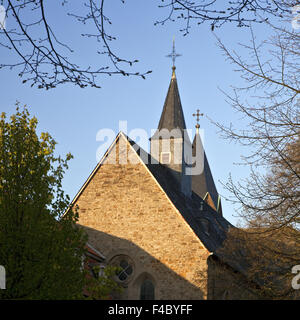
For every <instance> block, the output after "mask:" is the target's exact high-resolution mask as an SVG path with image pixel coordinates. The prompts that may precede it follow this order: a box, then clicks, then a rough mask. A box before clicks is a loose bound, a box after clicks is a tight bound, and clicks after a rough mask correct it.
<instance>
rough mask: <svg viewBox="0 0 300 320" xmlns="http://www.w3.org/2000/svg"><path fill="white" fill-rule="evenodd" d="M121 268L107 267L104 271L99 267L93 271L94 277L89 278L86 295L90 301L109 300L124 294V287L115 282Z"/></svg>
mask: <svg viewBox="0 0 300 320" xmlns="http://www.w3.org/2000/svg"><path fill="white" fill-rule="evenodd" d="M119 271H120V270H119V268H118V267H115V266H106V267H105V268H104V269H103V270H101V269H100V267H99V266H95V267H94V268H93V269H92V273H93V277H88V278H87V289H86V293H87V295H88V299H90V300H109V299H112V298H113V297H115V296H116V295H117V294H118V293H121V292H122V286H121V285H120V284H119V283H118V282H116V281H115V278H116V274H118V272H119Z"/></svg>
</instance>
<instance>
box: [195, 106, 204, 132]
mask: <svg viewBox="0 0 300 320" xmlns="http://www.w3.org/2000/svg"><path fill="white" fill-rule="evenodd" d="M200 116H201V117H203V116H204V114H203V113H200V110H199V109H197V113H193V117H196V120H197V124H196V126H195V127H196V133H199V128H200V124H199V120H200Z"/></svg>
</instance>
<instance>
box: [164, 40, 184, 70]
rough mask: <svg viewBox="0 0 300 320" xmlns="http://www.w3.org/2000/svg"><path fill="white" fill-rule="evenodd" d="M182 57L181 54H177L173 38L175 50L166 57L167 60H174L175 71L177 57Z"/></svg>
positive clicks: (173, 67)
mask: <svg viewBox="0 0 300 320" xmlns="http://www.w3.org/2000/svg"><path fill="white" fill-rule="evenodd" d="M180 56H181V54H179V53H176V50H175V37H173V48H172V52H171V53H170V54H168V55H167V56H166V57H167V58H172V62H173V66H172V69H173V70H174V69H175V60H176V58H177V57H180Z"/></svg>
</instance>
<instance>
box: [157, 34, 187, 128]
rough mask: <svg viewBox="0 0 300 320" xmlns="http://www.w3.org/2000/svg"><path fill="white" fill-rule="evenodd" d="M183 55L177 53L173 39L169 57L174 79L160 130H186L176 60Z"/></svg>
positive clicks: (164, 108)
mask: <svg viewBox="0 0 300 320" xmlns="http://www.w3.org/2000/svg"><path fill="white" fill-rule="evenodd" d="M179 56H181V54H178V53H176V50H175V40H174V39H173V48H172V52H171V53H170V54H168V55H167V57H169V58H172V62H173V65H172V77H171V82H170V85H169V89H168V93H167V96H166V99H165V103H164V107H163V111H162V114H161V117H160V121H159V124H158V130H162V129H168V130H169V131H171V130H173V129H176V128H179V129H181V130H184V129H186V125H185V120H184V115H183V110H182V106H181V101H180V96H179V91H178V86H177V79H176V74H175V69H176V67H175V60H176V58H177V57H179Z"/></svg>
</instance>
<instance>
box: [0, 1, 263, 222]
mask: <svg viewBox="0 0 300 320" xmlns="http://www.w3.org/2000/svg"><path fill="white" fill-rule="evenodd" d="M48 3H50V2H48ZM70 3H71V2H70ZM157 3H158V2H157V1H153V2H151V1H128V2H127V3H125V4H124V5H122V4H121V2H120V1H109V3H107V5H106V7H107V8H106V10H107V15H108V16H110V17H111V19H112V22H113V24H112V27H111V31H112V34H113V35H115V36H117V40H116V41H115V42H114V43H113V48H114V49H115V50H117V52H118V54H119V55H120V56H121V57H124V58H128V59H138V60H139V61H140V62H139V63H138V64H137V65H136V66H135V67H134V68H135V70H137V71H141V72H143V71H147V70H152V73H151V74H150V75H149V76H147V78H146V80H143V79H141V78H137V77H124V76H112V77H108V76H103V77H102V78H101V79H100V85H101V86H102V88H101V89H95V88H85V89H81V88H78V87H75V86H72V85H68V84H67V85H61V86H60V87H58V88H56V89H52V90H49V91H45V90H40V89H36V88H31V87H30V85H27V84H22V81H21V80H20V78H19V77H18V76H17V75H18V71H19V70H17V69H16V70H8V69H7V70H0V96H1V100H0V111H1V112H2V111H5V112H7V113H8V114H11V113H12V112H14V110H15V109H14V104H15V102H16V100H18V101H19V102H20V103H21V104H27V105H28V106H29V109H30V112H31V115H35V116H36V117H37V118H38V120H39V126H38V129H39V131H48V132H49V133H50V134H51V135H52V136H53V137H54V138H55V140H56V141H57V142H58V146H57V153H58V154H61V155H65V154H66V153H67V152H71V153H72V154H73V155H74V159H73V160H71V162H70V168H69V170H68V172H67V173H66V175H65V178H64V188H65V190H66V192H67V193H68V194H69V195H70V197H71V198H73V197H74V196H75V194H76V193H77V191H78V190H79V189H80V187H81V186H82V184H83V183H84V182H85V180H86V178H87V177H88V176H89V174H90V173H91V171H92V170H93V168H94V167H95V165H96V163H97V162H96V151H97V149H98V147H99V146H100V145H101V142H99V141H96V134H97V132H98V131H99V130H100V129H103V128H111V129H113V130H114V131H115V132H116V134H117V133H118V131H119V130H118V125H119V120H127V122H128V132H130V130H132V129H135V128H143V129H145V130H147V132H148V133H149V135H150V131H151V129H155V128H156V127H157V125H158V121H159V118H160V115H161V111H162V108H163V103H164V99H165V96H166V94H167V89H168V86H169V82H170V79H171V66H172V61H171V59H169V58H166V57H165V56H166V55H167V54H169V53H170V52H171V50H172V39H173V36H175V41H176V50H177V52H178V53H180V54H182V56H181V57H179V58H177V60H176V74H177V81H178V86H179V92H180V96H181V102H182V106H183V111H184V114H185V120H186V124H187V127H188V128H191V129H193V130H194V128H195V119H194V118H193V116H192V114H193V113H194V112H195V111H196V109H197V108H199V109H200V111H201V112H203V113H204V114H205V116H206V117H209V118H212V119H214V120H216V121H219V122H221V123H224V124H228V123H229V122H233V123H234V124H236V125H237V126H239V118H238V116H237V115H236V114H235V113H234V112H233V110H232V108H231V107H230V106H229V105H228V104H227V103H226V102H225V96H224V94H223V93H222V92H221V91H220V90H219V89H218V88H221V89H222V90H224V91H226V92H230V90H231V89H230V86H231V85H237V86H238V85H243V84H244V83H243V82H241V79H240V77H239V74H238V73H236V72H235V71H234V70H233V69H234V68H233V66H232V65H230V64H229V63H228V62H227V61H225V58H224V56H223V55H222V53H221V51H220V49H219V48H218V47H217V45H216V38H215V37H214V35H213V33H212V32H211V31H210V27H209V25H202V26H193V28H192V30H191V33H190V34H189V35H188V36H186V37H183V36H182V33H180V31H179V29H180V28H181V27H182V25H181V24H180V23H179V24H178V23H167V24H165V25H164V26H154V22H155V21H156V20H157V19H158V18H160V17H163V16H164V11H163V10H162V9H158V8H157ZM70 6H71V4H69V7H70ZM67 9H68V7H67V6H66V7H65V8H64V7H61V6H56V5H55V4H54V2H52V1H51V4H48V6H47V15H48V17H49V21H50V22H51V25H52V26H53V28H54V29H55V30H57V32H58V33H59V35H61V38H60V39H61V40H64V41H65V42H66V43H68V44H70V45H71V46H72V47H73V48H74V49H76V50H77V51H76V54H74V56H75V58H76V59H78V60H77V62H78V63H81V64H83V65H86V66H87V65H89V64H90V65H98V64H101V57H99V56H98V55H96V54H94V52H95V51H96V50H97V49H99V48H97V47H96V46H95V45H94V43H93V42H92V41H91V40H89V42H88V41H87V40H80V39H81V37H80V36H79V35H80V33H82V29H81V28H82V26H81V25H80V24H78V25H77V26H76V27H74V26H73V25H72V24H71V23H69V22H70V21H71V18H68V19H66V18H65V16H64V11H63V10H67ZM76 9H77V10H79V11H80V6H79V5H78V8H76ZM166 13H167V12H165V14H166ZM9 23H10V21H7V28H8V27H9ZM257 30H259V33H258V36H259V37H261V38H262V39H264V38H266V37H267V36H268V32H267V29H265V28H264V27H263V26H261V25H260V26H258V27H257ZM215 33H216V34H217V35H218V36H219V37H220V38H221V39H222V41H224V43H225V44H227V45H228V47H229V48H231V49H236V50H239V49H238V47H237V43H238V42H241V41H242V42H245V43H247V41H248V40H249V38H250V30H249V29H247V28H245V29H241V28H237V27H236V25H235V24H232V25H225V26H224V27H222V28H221V29H218V30H216V31H215ZM74 41H76V43H75V44H74ZM13 55H14V53H13V52H11V51H8V50H4V49H3V48H0V61H1V62H4V61H7V60H11V59H13V58H14V56H13ZM206 117H203V118H201V121H200V125H201V128H202V129H204V133H205V141H204V147H205V150H206V154H207V157H208V161H209V163H210V167H211V171H212V174H213V176H214V180H215V183H216V186H217V189H218V191H219V193H220V194H221V195H224V196H228V192H227V191H226V190H225V189H224V188H223V186H222V184H221V182H223V183H226V180H227V178H228V175H229V173H232V175H233V177H234V178H235V179H237V180H238V179H241V178H242V177H244V176H246V175H247V173H248V170H247V169H246V168H244V167H241V166H236V165H234V163H235V162H239V161H240V155H241V154H243V153H244V152H245V150H244V149H243V148H241V147H240V146H239V145H236V144H230V143H229V141H226V140H223V139H222V138H221V136H220V134H219V133H218V129H217V128H216V127H215V126H214V125H213V124H212V123H211V122H210V121H209V120H208V119H207V118H206ZM223 212H224V216H225V217H226V218H227V219H228V220H229V221H230V222H232V223H233V224H236V222H237V219H236V218H235V216H234V215H235V213H234V208H233V206H232V204H231V203H229V202H226V201H225V200H224V199H223Z"/></svg>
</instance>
